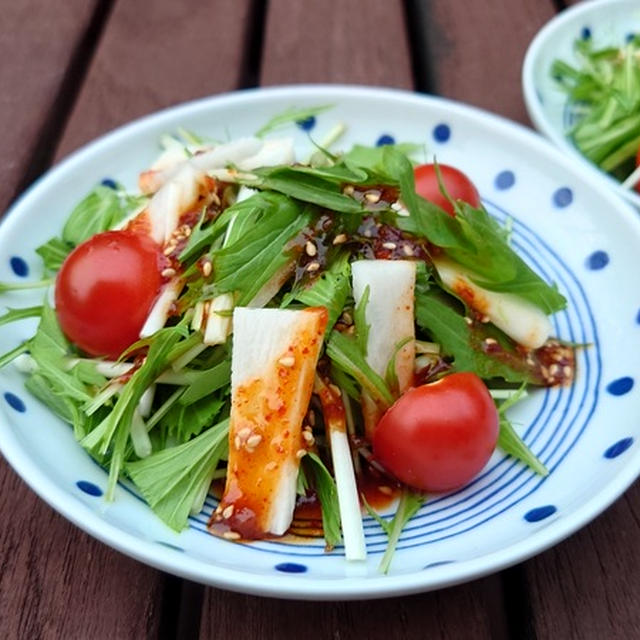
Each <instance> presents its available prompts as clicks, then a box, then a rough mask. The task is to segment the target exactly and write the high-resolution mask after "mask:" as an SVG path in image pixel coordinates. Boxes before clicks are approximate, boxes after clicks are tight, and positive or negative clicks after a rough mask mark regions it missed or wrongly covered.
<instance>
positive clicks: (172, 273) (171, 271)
mask: <svg viewBox="0 0 640 640" xmlns="http://www.w3.org/2000/svg"><path fill="white" fill-rule="evenodd" d="M160 275H161V276H162V277H163V278H173V276H175V275H176V270H175V269H172V268H171V267H168V268H167V269H163V270H162V273H161V274H160Z"/></svg>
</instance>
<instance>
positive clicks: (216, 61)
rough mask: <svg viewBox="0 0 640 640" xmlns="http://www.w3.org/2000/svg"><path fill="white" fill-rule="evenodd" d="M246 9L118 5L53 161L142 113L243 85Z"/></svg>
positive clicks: (156, 2)
mask: <svg viewBox="0 0 640 640" xmlns="http://www.w3.org/2000/svg"><path fill="white" fill-rule="evenodd" d="M249 6H250V2H249V0H219V1H218V2H215V3H211V2H199V1H197V0H185V1H183V2H165V1H164V0H149V1H147V2H144V3H143V5H141V4H140V3H138V2H118V4H117V5H116V7H115V9H114V11H113V15H112V16H111V19H110V21H109V28H108V30H107V31H106V32H105V34H104V37H103V38H102V41H101V42H100V45H99V47H98V51H97V54H96V57H95V59H94V61H93V64H92V66H91V69H90V73H89V75H88V77H87V80H86V82H85V84H84V86H83V88H82V92H81V93H80V96H79V98H78V101H77V103H76V106H75V108H74V110H73V112H72V114H71V119H70V121H69V125H68V127H67V129H66V131H65V134H64V137H63V139H62V141H61V144H60V146H59V148H58V150H57V154H56V158H58V159H59V158H61V157H62V156H65V155H66V154H68V153H69V152H70V151H72V150H73V149H75V148H76V147H78V146H80V145H82V144H85V143H86V142H88V141H90V140H92V139H93V138H95V137H96V136H98V135H101V134H103V133H105V132H106V131H108V130H110V129H113V128H114V127H117V126H118V125H121V124H124V123H126V122H129V121H130V120H132V119H134V118H137V117H139V116H142V115H145V114H147V113H150V112H153V111H156V110H158V109H162V108H164V107H168V106H171V105H174V104H177V103H180V102H184V101H187V100H193V99H195V98H200V97H203V96H207V95H211V94H215V93H221V92H224V91H231V90H233V89H236V88H238V84H239V82H240V78H239V74H240V72H241V69H242V62H243V60H242V58H243V50H244V40H245V29H246V25H247V21H248V15H249Z"/></svg>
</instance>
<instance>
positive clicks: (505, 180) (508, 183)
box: [494, 169, 516, 191]
mask: <svg viewBox="0 0 640 640" xmlns="http://www.w3.org/2000/svg"><path fill="white" fill-rule="evenodd" d="M515 182H516V177H515V175H514V174H513V171H509V170H508V169H507V170H506V171H501V172H500V173H499V174H498V175H497V176H496V179H495V181H494V183H495V185H496V189H500V191H504V190H505V189H510V188H511V187H513V185H514V184H515Z"/></svg>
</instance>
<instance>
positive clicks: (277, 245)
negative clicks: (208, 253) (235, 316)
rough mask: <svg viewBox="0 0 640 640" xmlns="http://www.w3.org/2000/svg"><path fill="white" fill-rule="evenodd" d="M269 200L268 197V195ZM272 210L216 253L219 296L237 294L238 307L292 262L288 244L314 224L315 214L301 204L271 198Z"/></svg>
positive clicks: (249, 299) (215, 262)
mask: <svg viewBox="0 0 640 640" xmlns="http://www.w3.org/2000/svg"><path fill="white" fill-rule="evenodd" d="M265 196H266V194H265ZM268 200H269V201H270V202H271V207H270V208H269V210H268V211H265V215H263V216H262V217H261V218H260V219H259V220H257V221H256V222H255V224H254V225H253V226H252V227H251V229H249V230H248V231H247V232H246V233H245V234H244V235H243V237H242V238H241V239H238V240H237V241H236V242H234V243H232V244H229V245H228V246H226V247H225V248H224V249H220V250H218V251H215V252H214V253H213V272H214V274H215V280H214V285H215V289H216V291H217V292H218V293H224V292H227V291H234V292H236V293H237V295H238V299H237V304H238V305H239V306H243V305H246V304H248V303H249V302H250V301H251V300H252V298H253V297H254V296H255V295H256V294H257V293H258V291H260V289H261V288H262V287H263V286H264V285H265V284H266V283H267V282H269V280H271V278H273V277H274V276H275V275H276V274H278V272H279V271H280V270H281V269H282V268H284V267H285V266H286V265H287V264H288V263H292V258H291V257H290V256H289V255H288V254H287V252H286V250H283V248H285V247H286V245H287V243H288V242H289V241H290V240H292V239H293V238H294V237H295V236H297V235H298V233H300V231H302V229H304V228H305V227H306V226H308V225H309V224H310V222H311V218H312V212H311V210H310V209H309V208H303V206H302V205H300V204H299V203H296V202H294V201H293V200H290V199H289V198H285V197H283V196H278V195H277V194H269V195H268Z"/></svg>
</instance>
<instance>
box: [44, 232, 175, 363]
mask: <svg viewBox="0 0 640 640" xmlns="http://www.w3.org/2000/svg"><path fill="white" fill-rule="evenodd" d="M162 259H163V255H162V253H161V251H160V248H159V247H158V246H157V245H156V243H155V242H153V240H151V238H149V237H148V236H143V235H140V234H136V233H132V232H130V231H106V232H105V233H99V234H97V235H95V236H93V237H92V238H90V239H89V240H87V241H86V242H84V243H83V244H81V245H79V246H78V247H76V248H75V249H74V250H73V251H72V252H71V253H70V254H69V255H68V256H67V259H66V260H65V261H64V263H63V264H62V268H61V269H60V272H59V273H58V277H57V279H56V288H55V302H56V313H57V316H58V320H59V322H60V326H61V327H62V330H63V331H64V333H65V334H66V335H67V337H68V338H69V339H70V340H71V341H72V342H74V343H75V344H77V345H78V346H79V347H80V348H81V349H83V350H84V351H86V352H87V353H90V354H91V355H94V356H108V357H110V358H117V357H118V356H119V355H120V354H121V353H122V351H124V350H125V349H126V348H127V347H129V346H130V345H131V344H133V343H134V342H135V341H136V340H137V339H138V336H139V334H140V329H142V326H143V324H144V322H145V320H146V319H147V315H148V314H149V311H150V309H151V306H152V304H153V302H154V300H155V298H156V296H157V295H158V293H159V290H160V286H161V284H162V276H161V274H160V269H161V264H162Z"/></svg>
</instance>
